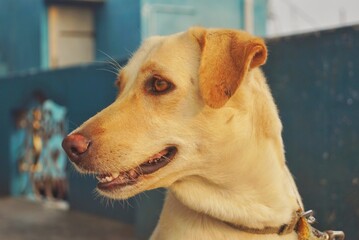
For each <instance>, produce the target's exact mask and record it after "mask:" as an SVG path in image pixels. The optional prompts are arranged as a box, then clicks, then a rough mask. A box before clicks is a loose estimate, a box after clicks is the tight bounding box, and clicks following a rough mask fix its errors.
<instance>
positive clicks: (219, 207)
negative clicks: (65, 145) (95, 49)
mask: <svg viewBox="0 0 359 240" xmlns="http://www.w3.org/2000/svg"><path fill="white" fill-rule="evenodd" d="M266 58H267V50H266V46H265V43H264V41H263V40H262V39H260V38H257V37H254V36H251V35H250V34H248V33H245V32H241V31H234V30H222V29H204V28H191V29H190V30H189V31H187V32H184V33H179V34H175V35H171V36H166V37H151V38H149V39H148V40H146V41H145V42H144V43H143V44H142V46H141V47H140V49H139V50H138V51H137V52H136V53H135V54H134V56H133V57H132V59H131V60H130V61H129V62H128V64H127V65H126V66H125V67H124V68H123V69H122V70H121V71H120V73H119V79H118V81H117V85H118V87H119V95H118V97H117V99H116V100H115V102H114V103H113V104H111V105H110V106H108V107H107V108H106V109H104V110H103V111H102V112H100V113H98V114H97V115H95V116H94V117H92V118H91V119H89V120H88V121H87V122H85V123H84V124H83V125H82V126H81V127H80V128H78V129H77V130H75V133H81V134H83V135H84V136H86V137H88V138H90V139H91V141H92V144H91V149H89V152H88V153H87V157H86V159H85V160H84V161H82V162H81V163H78V164H77V167H78V169H79V170H80V171H85V172H86V171H90V172H98V173H104V172H118V171H124V170H128V169H131V168H134V167H136V166H139V165H140V164H141V163H143V162H144V161H146V159H148V158H149V157H151V156H152V155H154V154H156V153H158V152H159V151H161V150H162V149H164V148H165V147H167V146H169V145H175V146H177V148H178V152H177V154H176V156H175V158H174V159H173V160H172V161H171V162H170V163H169V164H168V165H166V166H165V167H163V168H161V169H159V170H158V171H156V172H154V173H152V174H148V175H143V176H141V177H140V180H139V182H138V183H136V184H135V185H128V186H125V187H121V188H118V189H114V190H113V191H110V192H108V191H100V193H102V194H103V195H105V196H108V197H110V198H114V199H124V198H128V197H131V196H134V195H135V194H138V193H140V192H143V191H146V190H150V189H155V188H159V187H167V188H168V189H169V191H168V194H167V199H166V202H165V205H164V208H163V210H162V214H161V217H160V220H159V223H158V225H157V227H156V229H155V231H154V233H153V235H152V238H151V239H157V240H158V239H216V240H218V239H241V240H243V239H256V240H261V239H263V240H264V239H265V240H274V239H288V240H291V239H297V235H296V233H295V232H293V233H290V234H287V235H283V236H279V235H277V234H269V235H255V234H250V233H246V232H242V231H240V230H238V229H235V228H232V227H230V226H228V225H227V224H225V223H224V222H230V223H233V224H237V225H242V226H246V227H251V228H258V229H261V228H264V227H268V226H271V227H279V226H281V225H283V224H285V223H289V222H290V221H291V217H292V214H293V212H295V211H296V210H297V209H298V208H300V205H301V200H300V196H299V194H298V191H297V188H296V186H295V183H294V181H293V178H292V176H291V174H290V172H289V170H288V168H287V166H286V163H285V157H284V150H283V143H282V138H281V131H282V125H281V122H280V119H279V116H278V112H277V108H276V105H275V104H274V101H273V98H272V96H271V93H270V90H269V88H268V85H267V83H266V79H265V77H264V76H263V74H262V72H261V70H260V69H259V68H258V67H259V66H260V65H262V64H264V63H265V61H266ZM153 75H156V76H160V77H161V78H163V79H166V80H167V81H170V82H172V83H173V85H174V86H175V88H174V89H173V90H172V91H170V92H168V93H166V94H162V95H152V94H149V93H148V92H146V90H145V87H144V85H145V82H146V80H147V79H148V78H150V77H151V76H153Z"/></svg>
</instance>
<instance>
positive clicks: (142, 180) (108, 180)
mask: <svg viewBox="0 0 359 240" xmlns="http://www.w3.org/2000/svg"><path fill="white" fill-rule="evenodd" d="M177 152H178V149H177V147H175V146H170V147H166V148H165V149H163V150H162V151H160V152H158V153H156V154H155V155H153V156H152V157H150V158H148V159H147V160H146V161H145V162H143V163H142V164H140V165H139V166H136V167H134V168H131V169H129V170H127V171H122V172H95V173H94V174H95V175H96V178H97V180H98V184H97V192H98V193H100V194H101V195H103V196H106V197H109V198H112V199H126V198H129V197H132V196H134V195H136V194H138V193H140V192H143V191H146V190H150V189H153V188H157V187H161V186H154V185H155V184H154V183H153V180H152V179H158V178H157V177H155V174H156V173H157V171H158V170H160V169H162V168H165V167H166V166H167V165H168V164H169V163H170V162H171V161H172V160H173V159H174V158H175V157H176V155H177Z"/></svg>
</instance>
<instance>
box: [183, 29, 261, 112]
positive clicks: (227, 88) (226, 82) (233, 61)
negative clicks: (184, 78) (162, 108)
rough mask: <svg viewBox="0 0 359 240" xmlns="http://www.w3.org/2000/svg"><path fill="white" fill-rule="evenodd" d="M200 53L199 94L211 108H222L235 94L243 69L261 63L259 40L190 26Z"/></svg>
mask: <svg viewBox="0 0 359 240" xmlns="http://www.w3.org/2000/svg"><path fill="white" fill-rule="evenodd" d="M189 32H190V33H191V34H192V35H193V36H194V37H195V38H196V40H197V41H198V43H199V45H200V47H201V51H202V56H201V63H200V68H199V86H200V91H201V95H202V97H203V99H204V101H205V103H206V104H207V105H209V106H210V107H212V108H220V107H222V106H223V105H224V104H225V103H226V102H227V101H228V99H229V98H230V97H231V96H232V95H233V94H234V93H235V91H236V90H237V88H238V86H239V85H240V84H241V82H242V81H243V79H244V78H245V76H246V74H247V72H248V71H249V70H250V69H252V68H255V67H258V66H260V65H262V64H264V63H265V61H266V59H267V48H266V46H265V43H264V41H263V39H261V38H257V37H254V36H252V35H250V34H248V33H246V32H241V31H235V30H206V29H204V28H199V27H195V28H191V29H190V30H189Z"/></svg>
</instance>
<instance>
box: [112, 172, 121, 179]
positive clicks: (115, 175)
mask: <svg viewBox="0 0 359 240" xmlns="http://www.w3.org/2000/svg"><path fill="white" fill-rule="evenodd" d="M111 175H112V177H113V178H117V177H118V176H119V175H120V173H119V172H113V173H111Z"/></svg>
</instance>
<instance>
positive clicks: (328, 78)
mask: <svg viewBox="0 0 359 240" xmlns="http://www.w3.org/2000/svg"><path fill="white" fill-rule="evenodd" d="M358 29H359V28H358V26H354V27H346V28H341V29H335V30H329V31H322V32H315V33H309V34H304V35H296V36H291V37H284V38H276V39H270V40H268V49H269V60H268V63H267V64H266V65H265V67H264V70H265V73H266V75H267V78H268V81H269V84H270V85H271V88H272V92H273V94H274V97H275V99H276V101H277V104H278V107H279V112H280V115H281V118H282V121H283V125H284V132H283V137H284V144H285V149H286V157H287V161H288V165H289V167H290V169H291V170H292V173H293V174H294V176H295V179H296V182H297V183H298V187H299V191H300V193H301V195H302V198H303V201H304V205H305V207H306V208H307V209H313V210H314V211H315V212H316V218H317V220H318V223H317V224H316V225H315V226H317V227H319V228H320V229H323V230H324V229H339V230H344V231H345V233H346V239H359V228H358V226H359V81H358V76H359V68H358V66H359V58H358V54H357V53H358V52H359V41H358V39H359V30H358Z"/></svg>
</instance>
